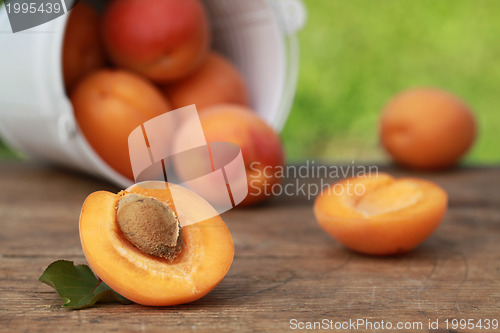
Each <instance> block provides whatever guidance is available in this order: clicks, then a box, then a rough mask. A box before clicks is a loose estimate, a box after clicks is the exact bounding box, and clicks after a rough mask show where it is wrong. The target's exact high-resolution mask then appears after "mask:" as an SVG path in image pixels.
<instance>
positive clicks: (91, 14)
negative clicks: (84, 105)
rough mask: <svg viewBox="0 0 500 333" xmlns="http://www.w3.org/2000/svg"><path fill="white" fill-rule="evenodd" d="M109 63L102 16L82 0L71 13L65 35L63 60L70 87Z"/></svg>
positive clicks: (67, 89)
mask: <svg viewBox="0 0 500 333" xmlns="http://www.w3.org/2000/svg"><path fill="white" fill-rule="evenodd" d="M105 63H106V59H105V54H104V46H103V45H102V40H101V18H100V16H99V14H98V13H97V11H96V10H95V9H94V8H92V6H90V5H89V4H87V3H85V2H83V1H80V2H79V3H78V4H77V5H76V6H75V7H74V8H73V9H72V10H71V11H70V14H69V18H68V21H67V24H66V32H65V35H64V42H63V52H62V64H63V76H64V84H65V86H66V91H67V92H70V91H71V89H72V88H73V87H74V85H75V84H76V83H77V82H78V81H79V80H81V79H82V78H83V77H84V76H85V75H87V74H88V73H90V72H92V71H94V70H96V69H99V68H101V67H104V65H105Z"/></svg>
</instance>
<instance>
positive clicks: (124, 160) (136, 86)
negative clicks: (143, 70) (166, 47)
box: [71, 69, 170, 179]
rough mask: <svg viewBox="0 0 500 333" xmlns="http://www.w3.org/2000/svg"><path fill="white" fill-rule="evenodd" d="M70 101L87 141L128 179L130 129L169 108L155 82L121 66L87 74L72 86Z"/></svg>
mask: <svg viewBox="0 0 500 333" xmlns="http://www.w3.org/2000/svg"><path fill="white" fill-rule="evenodd" d="M71 102H72V104H73V108H74V113H75V117H76V120H77V123H78V125H79V127H80V129H81V131H82V132H83V134H84V136H85V138H86V139H87V141H88V143H89V144H90V145H91V146H92V148H93V149H94V150H95V151H96V152H97V154H98V155H99V156H100V157H101V158H102V159H103V160H104V161H105V162H106V163H107V164H109V166H111V167H112V168H113V169H115V170H116V171H117V172H119V173H121V174H122V175H124V176H125V177H128V178H130V179H133V172H132V166H131V163H130V156H129V147H128V137H129V135H130V133H131V132H132V131H133V130H134V129H135V128H136V127H138V126H140V125H142V124H143V123H144V122H145V121H147V120H150V119H152V118H154V117H156V116H159V115H161V114H164V113H165V112H168V111H170V105H169V103H168V102H167V101H166V99H165V98H164V96H163V95H162V94H161V92H160V91H159V90H158V89H157V88H156V87H155V86H153V85H152V84H151V83H150V82H149V81H147V80H146V79H144V78H143V77H141V76H138V75H136V74H134V73H130V72H127V71H123V70H111V69H103V70H99V71H97V72H94V73H92V74H90V75H88V76H87V77H85V78H84V79H83V80H82V81H81V82H80V83H79V84H78V85H77V86H76V87H75V89H74V90H73V93H72V94H71ZM165 144H166V145H168V143H165ZM166 149H167V148H166Z"/></svg>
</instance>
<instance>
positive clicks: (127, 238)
mask: <svg viewBox="0 0 500 333" xmlns="http://www.w3.org/2000/svg"><path fill="white" fill-rule="evenodd" d="M172 193H175V200H174V199H173V197H172ZM174 202H175V205H174ZM200 212H202V214H201V215H200ZM208 216H210V218H207V217H208ZM181 217H182V218H181ZM80 240H81V243H82V248H83V252H84V254H85V257H86V258H87V261H88V263H89V265H90V267H91V268H92V270H93V271H94V272H95V273H96V275H97V276H99V278H101V279H102V281H104V282H105V283H106V284H107V285H108V286H110V287H111V288H112V289H113V290H115V291H116V292H117V293H119V294H120V295H122V296H124V297H126V298H128V299H129V300H131V301H133V302H136V303H138V304H142V305H149V306H167V305H176V304H182V303H188V302H192V301H195V300H197V299H199V298H201V297H203V296H205V295H206V294H208V293H209V292H210V291H211V290H212V289H213V288H215V286H217V284H219V282H220V281H221V280H222V279H223V278H224V276H225V275H226V274H227V272H228V270H229V268H230V267H231V263H232V260H233V256H234V245H233V241H232V238H231V234H230V233H229V230H228V229H227V226H226V224H225V223H224V221H223V220H222V219H221V218H220V216H219V215H217V214H216V212H215V211H214V209H213V208H212V207H211V206H210V205H209V204H208V203H207V202H206V201H204V200H203V199H202V198H201V197H199V196H198V195H196V194H195V193H193V192H190V191H188V190H187V189H185V188H182V187H180V186H177V185H174V184H168V183H164V182H148V184H147V186H145V184H144V183H142V184H136V185H134V186H132V187H131V188H129V189H127V190H125V191H121V192H120V193H118V194H114V193H110V192H106V191H99V192H94V193H92V194H91V195H89V196H88V198H87V199H86V200H85V203H84V204H83V207H82V212H81V215H80Z"/></svg>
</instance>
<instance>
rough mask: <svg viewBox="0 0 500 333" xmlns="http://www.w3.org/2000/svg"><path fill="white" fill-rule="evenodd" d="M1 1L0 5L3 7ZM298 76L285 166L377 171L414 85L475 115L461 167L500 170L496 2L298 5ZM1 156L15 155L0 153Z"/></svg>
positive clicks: (327, 0)
mask: <svg viewBox="0 0 500 333" xmlns="http://www.w3.org/2000/svg"><path fill="white" fill-rule="evenodd" d="M0 1H1V0H0ZM304 3H305V4H306V6H307V8H308V15H309V16H308V22H307V25H306V27H305V28H304V29H303V30H302V31H301V32H300V34H299V39H300V45H301V68H300V80H299V85H298V91H297V96H296V100H295V104H294V107H293V109H292V112H291V114H290V117H289V120H288V123H287V125H286V127H285V129H284V132H283V134H282V136H283V139H284V142H285V146H286V150H287V156H288V159H289V161H290V162H295V161H301V160H304V159H316V160H322V161H326V162H347V161H351V160H354V161H356V162H379V161H383V160H385V159H386V158H387V157H386V156H385V155H384V153H383V151H382V149H381V148H380V147H379V145H378V136H377V123H378V117H379V114H380V110H381V108H382V107H383V106H384V104H385V103H386V102H387V101H388V100H389V99H390V98H391V97H392V96H394V94H396V93H397V92H399V91H401V90H403V89H407V88H410V87H415V86H434V87H440V88H443V89H446V90H449V91H450V92H453V93H455V94H456V95H458V96H459V97H461V98H462V99H463V100H465V101H466V102H467V103H468V104H469V105H470V106H471V107H472V108H473V110H474V111H475V113H476V116H477V119H478V123H479V138H478V140H477V142H476V144H475V146H474V148H473V150H472V151H471V152H470V154H469V155H468V157H467V162H469V163H475V164H493V163H499V162H500V148H499V147H500V135H499V133H500V112H498V110H497V107H498V104H499V101H500V22H499V21H498V15H499V13H500V1H499V0H480V1H475V0H418V1H414V0H383V1H373V0H304ZM0 156H4V157H5V156H12V155H11V153H9V152H8V150H7V149H6V148H5V147H4V146H3V145H1V144H0Z"/></svg>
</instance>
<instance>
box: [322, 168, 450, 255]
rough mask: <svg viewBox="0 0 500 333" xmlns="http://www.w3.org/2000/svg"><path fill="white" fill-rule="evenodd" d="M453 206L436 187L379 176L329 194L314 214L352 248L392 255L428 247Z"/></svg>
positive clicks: (324, 194) (353, 181)
mask: <svg viewBox="0 0 500 333" xmlns="http://www.w3.org/2000/svg"><path fill="white" fill-rule="evenodd" d="M447 204H448V196H447V194H446V192H445V191H444V190H443V189H441V188H440V187H439V186H437V185H436V184H434V183H432V182H429V181H426V180H423V179H417V178H400V179H394V178H393V177H391V176H390V175H388V174H385V173H378V175H370V176H363V177H355V178H348V179H345V180H343V181H340V182H338V183H336V184H333V185H331V186H330V187H328V188H326V189H325V190H324V191H323V192H322V193H321V194H320V195H319V196H318V198H317V199H316V202H315V204H314V214H315V216H316V219H317V220H318V222H319V224H320V226H321V227H322V228H323V229H324V230H325V231H326V232H327V233H328V234H330V235H331V236H332V237H333V238H335V239H336V240H338V241H339V242H340V243H342V244H343V245H345V246H346V247H348V248H351V249H353V250H355V251H358V252H362V253H366V254H373V255H391V254H398V253H403V252H406V251H409V250H411V249H413V248H415V247H416V246H418V245H419V244H420V243H422V242H423V241H424V240H425V239H426V238H427V237H428V236H429V235H430V234H431V233H432V232H433V231H434V230H435V229H436V228H437V227H438V226H439V224H440V223H441V221H442V219H443V217H444V215H445V213H446V210H447Z"/></svg>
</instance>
